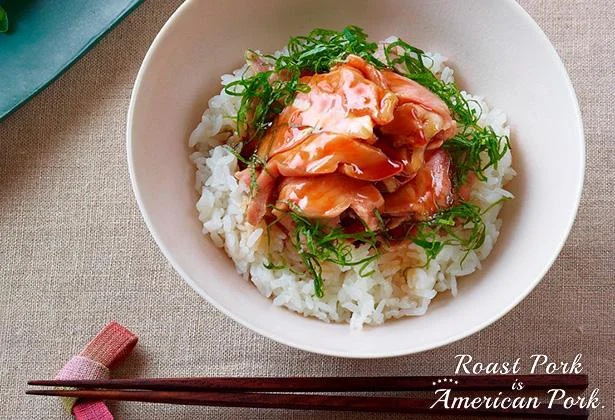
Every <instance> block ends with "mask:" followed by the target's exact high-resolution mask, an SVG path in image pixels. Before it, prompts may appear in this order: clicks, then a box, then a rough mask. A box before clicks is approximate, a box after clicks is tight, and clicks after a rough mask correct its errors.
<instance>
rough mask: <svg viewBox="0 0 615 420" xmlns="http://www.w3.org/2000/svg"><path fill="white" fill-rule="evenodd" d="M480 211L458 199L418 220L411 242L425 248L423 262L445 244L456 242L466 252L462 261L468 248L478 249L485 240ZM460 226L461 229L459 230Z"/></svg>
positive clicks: (430, 258)
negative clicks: (455, 202) (420, 220)
mask: <svg viewBox="0 0 615 420" xmlns="http://www.w3.org/2000/svg"><path fill="white" fill-rule="evenodd" d="M482 214H483V212H481V209H480V207H478V206H476V205H474V204H471V203H468V202H461V203H460V204H458V205H456V206H454V207H451V208H449V209H446V210H442V211H440V212H438V213H436V214H435V215H434V216H433V217H432V218H431V219H429V220H427V221H424V222H421V223H419V224H418V225H417V231H416V235H415V236H414V238H413V242H414V243H415V244H417V245H418V246H420V247H421V248H423V249H424V250H425V255H426V256H427V260H426V262H425V265H427V264H429V262H430V261H431V260H433V259H434V258H435V257H436V256H437V255H438V254H439V253H440V251H442V248H444V247H445V246H446V245H457V246H459V247H461V249H462V250H463V251H466V254H465V255H464V257H463V259H462V260H461V263H462V264H463V261H464V260H465V259H466V257H467V256H468V254H469V253H470V251H472V250H475V249H478V248H480V247H481V246H482V245H483V243H484V242H485V234H486V228H485V223H484V222H483V219H482V217H481V216H482ZM459 226H461V227H463V228H464V229H463V230H461V231H460V229H458V227H459ZM443 238H445V239H443Z"/></svg>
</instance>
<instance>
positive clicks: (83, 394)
mask: <svg viewBox="0 0 615 420" xmlns="http://www.w3.org/2000/svg"><path fill="white" fill-rule="evenodd" d="M26 394H30V395H46V396H60V397H77V398H86V399H96V400H122V401H141V402H149V403H165V404H180V405H202V406H217V407H253V408H284V409H291V410H324V411H367V412H380V413H414V414H424V415H425V414H433V415H441V414H448V415H463V416H480V417H483V418H484V417H485V416H501V415H504V414H505V415H508V416H523V417H542V418H574V419H586V418H587V417H588V411H587V410H586V409H581V408H578V407H572V408H569V409H565V408H564V407H563V406H562V405H553V406H552V407H551V408H548V407H547V405H546V404H541V405H540V406H539V407H538V408H531V409H519V408H517V409H513V408H510V409H506V410H504V409H493V408H490V409H488V408H484V407H481V408H478V409H463V408H445V407H444V406H443V404H442V403H440V404H438V405H436V406H435V407H434V408H430V407H431V406H432V405H433V404H434V402H435V401H436V400H434V399H418V398H400V397H358V396H337V395H335V396H334V395H318V394H267V393H250V392H244V393H230V392H228V393H221V392H187V391H125V390H57V389H55V390H28V391H26Z"/></svg>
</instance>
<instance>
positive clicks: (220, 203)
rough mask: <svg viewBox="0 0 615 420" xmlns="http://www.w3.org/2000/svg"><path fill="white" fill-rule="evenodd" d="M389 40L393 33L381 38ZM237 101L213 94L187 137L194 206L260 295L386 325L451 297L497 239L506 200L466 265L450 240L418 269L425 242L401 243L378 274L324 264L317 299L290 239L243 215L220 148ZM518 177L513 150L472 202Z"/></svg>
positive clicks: (501, 121) (499, 129)
mask: <svg viewBox="0 0 615 420" xmlns="http://www.w3.org/2000/svg"><path fill="white" fill-rule="evenodd" d="M391 39H394V38H390V39H389V40H385V41H384V42H388V41H390V40H391ZM279 53H283V51H282V52H278V54H279ZM427 56H428V57H429V58H430V60H426V62H425V64H426V65H427V66H428V67H430V69H431V71H432V72H433V73H434V74H435V75H436V76H437V77H439V78H441V79H442V80H444V81H446V82H451V81H453V70H452V69H451V68H449V67H446V66H445V60H446V59H445V58H444V57H443V56H441V55H440V54H432V53H427ZM245 72H248V74H249V72H250V69H249V68H248V66H247V65H245V66H244V67H242V68H241V69H238V70H235V71H234V72H233V73H232V74H225V75H223V76H222V85H226V84H228V83H230V82H232V81H234V80H237V79H240V78H241V77H242V75H243V74H244V73H245ZM463 95H464V96H465V97H466V98H468V99H474V100H475V101H476V104H474V102H471V104H473V106H474V105H475V106H479V104H480V107H481V108H482V114H481V118H480V120H479V124H480V125H481V126H491V127H492V128H493V130H494V131H495V133H496V134H498V135H509V128H508V125H507V122H506V115H505V114H504V113H503V112H501V111H499V110H497V109H490V108H489V107H488V105H487V104H486V103H485V101H484V100H483V98H481V97H478V96H473V95H470V94H468V93H465V92H463ZM240 100H241V98H240V97H237V96H230V95H227V94H226V93H224V91H221V92H220V94H219V95H216V96H214V97H213V98H211V99H210V100H209V108H208V109H207V110H206V111H205V113H204V114H203V118H202V121H201V122H200V124H199V125H198V126H197V127H196V129H195V130H194V132H193V133H192V135H191V136H190V140H189V142H190V146H191V147H193V148H194V150H195V151H194V153H192V155H191V159H192V161H193V162H194V164H195V165H196V169H197V170H196V189H197V191H198V193H199V194H200V199H199V200H198V202H197V205H196V206H197V209H198V212H199V219H200V220H201V222H202V223H203V233H204V234H205V235H208V236H209V237H210V238H211V240H212V241H213V243H214V244H215V245H216V246H218V247H220V248H224V250H225V251H226V253H227V254H228V255H229V256H230V257H231V259H232V260H233V261H234V263H235V265H236V267H237V271H238V272H239V273H240V274H241V275H243V277H244V278H245V279H246V280H248V279H249V280H251V281H252V282H253V283H254V285H255V286H256V287H257V288H258V290H259V291H260V293H261V294H263V295H264V296H266V297H268V298H272V299H273V303H274V304H275V305H282V306H285V307H287V308H288V309H291V310H293V311H296V312H298V313H300V314H302V315H304V316H312V317H316V318H318V319H321V320H323V321H327V322H348V323H350V325H351V327H353V328H361V327H362V326H363V325H364V324H381V323H383V322H384V321H385V320H386V319H389V318H400V317H403V316H410V315H414V316H416V315H423V314H424V313H425V312H426V311H427V307H428V306H429V303H430V302H431V300H432V299H433V298H434V297H435V296H436V295H437V294H438V293H440V292H444V291H447V290H450V291H451V293H452V294H453V295H456V294H457V277H460V276H464V275H468V274H470V273H472V272H474V271H475V270H477V269H480V266H481V264H480V262H481V260H483V259H485V258H486V257H487V256H488V255H489V253H490V252H491V250H492V248H493V245H494V243H495V241H496V240H497V238H498V235H499V230H500V225H501V220H500V219H499V218H498V213H499V212H500V209H501V207H502V204H498V205H496V206H494V207H492V208H491V209H490V210H488V211H487V212H486V213H485V214H484V215H483V221H484V223H485V226H486V239H485V242H484V244H483V245H482V246H481V247H480V248H479V249H477V250H473V251H470V253H469V254H468V255H467V257H465V260H463V264H461V262H462V259H463V258H464V256H465V255H466V251H464V250H461V249H460V248H459V247H457V246H446V247H444V249H443V250H442V251H441V252H440V253H439V254H438V256H437V257H436V258H435V259H434V260H432V261H431V262H430V264H429V265H428V266H427V267H421V266H422V265H423V262H424V259H425V254H424V252H423V250H422V248H420V247H419V246H417V245H415V244H409V245H404V246H402V247H396V248H395V249H393V250H391V251H390V252H387V253H384V255H382V256H381V257H380V258H379V259H378V260H376V261H374V262H372V263H371V265H372V267H370V269H369V270H368V271H371V270H372V269H373V274H372V275H371V276H368V277H362V276H361V275H360V274H359V270H360V267H340V266H338V265H335V264H333V263H324V264H323V278H324V279H325V282H324V297H322V298H318V297H316V296H315V295H314V285H313V280H312V278H311V277H310V275H309V274H308V273H306V270H305V268H304V266H303V265H302V263H301V260H300V259H299V256H298V254H297V252H296V251H295V249H294V247H293V246H292V245H291V244H290V243H289V241H287V240H285V239H286V235H285V234H284V233H283V231H282V230H280V229H278V228H276V227H274V228H273V229H272V230H271V232H270V244H269V246H268V244H267V240H266V233H265V226H264V224H262V223H261V225H259V226H252V225H250V224H249V223H248V222H247V221H246V218H245V212H246V207H247V204H248V201H249V197H248V189H247V187H245V186H244V185H243V184H241V183H239V182H238V181H237V179H236V178H235V176H234V175H235V173H236V171H237V170H238V162H237V158H236V157H235V156H234V155H233V154H232V153H230V152H229V151H228V149H227V148H225V147H224V146H223V143H225V142H226V141H229V140H230V141H233V140H236V139H235V138H233V135H234V132H235V129H236V125H235V121H234V120H233V119H232V117H233V116H234V115H236V114H237V110H238V108H239V103H240ZM514 175H515V172H514V170H513V169H512V167H511V154H510V151H508V152H507V153H506V155H505V156H504V157H503V159H502V160H501V161H500V162H499V164H498V167H497V169H496V168H493V167H490V168H489V169H487V170H486V176H487V180H486V181H484V182H478V181H477V182H475V183H474V185H473V188H472V192H471V201H472V202H473V203H474V204H477V205H479V206H480V207H481V208H483V209H486V208H488V207H489V206H490V205H491V203H494V202H496V201H498V200H500V199H501V198H502V197H512V195H511V194H510V193H509V192H508V191H506V190H505V189H504V188H503V186H504V185H505V184H506V183H507V182H508V181H509V180H510V179H511V178H512V177H513V176H514ZM368 253H369V249H368V246H367V245H363V246H359V247H358V248H356V249H355V250H354V258H355V259H360V258H362V257H365V256H366V255H368ZM269 256H273V259H274V260H275V262H280V261H284V262H285V263H286V265H287V266H288V267H289V268H287V269H280V270H269V269H267V268H265V264H267V263H268V262H269ZM408 267H414V268H410V269H408ZM290 268H292V270H291V269H290Z"/></svg>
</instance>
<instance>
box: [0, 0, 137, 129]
mask: <svg viewBox="0 0 615 420" xmlns="http://www.w3.org/2000/svg"><path fill="white" fill-rule="evenodd" d="M143 1H144V0H134V1H133V3H132V4H130V5H128V7H126V9H124V10H123V11H122V12H121V13H119V14H118V15H117V16H116V17H115V19H114V20H113V21H111V22H110V24H108V25H107V26H105V27H104V28H103V29H102V30H101V31H100V32H98V33H97V34H96V35H95V36H94V37H93V38H91V39H90V40H89V41H88V42H87V43H86V44H84V45H83V47H82V48H81V49H80V50H79V51H78V52H77V53H76V54H75V55H74V56H72V57H71V59H70V60H68V61H66V63H64V65H63V66H62V67H61V68H60V69H59V70H58V71H57V72H56V73H55V74H54V75H53V76H52V77H51V78H50V79H49V80H47V81H46V82H44V83H42V84H40V85H39V86H37V87H36V88H34V90H32V91H31V92H30V93H29V94H28V95H27V96H24V97H23V98H22V100H21V101H19V102H16V103H15V104H14V105H13V106H12V107H11V108H9V109H7V110H6V111H5V112H4V113H3V114H1V115H0V122H2V121H3V120H4V119H6V118H7V117H8V116H9V115H11V114H12V113H13V112H15V111H17V110H18V109H19V108H21V107H22V106H23V105H25V104H26V103H27V102H28V101H30V100H31V99H32V98H33V97H35V96H36V95H38V94H39V93H40V92H41V91H43V90H44V89H45V88H46V87H47V86H49V85H50V84H51V83H53V82H54V81H55V80H57V79H58V78H59V77H60V76H61V75H62V74H64V72H65V71H66V70H68V69H69V68H70V67H71V66H72V65H73V64H75V62H77V60H79V59H80V58H81V57H83V56H84V55H85V54H86V53H87V52H88V51H89V50H90V49H92V47H94V46H95V45H96V44H97V43H98V42H99V41H100V40H101V39H102V38H103V37H104V36H105V35H106V34H107V33H109V31H111V30H112V29H113V28H115V27H116V26H117V25H118V24H119V23H120V22H121V21H122V20H124V18H125V17H126V16H128V15H129V14H130V13H132V12H133V11H134V10H135V9H136V8H137V7H139V5H140V4H141V3H143Z"/></svg>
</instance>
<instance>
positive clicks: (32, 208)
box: [0, 0, 615, 419]
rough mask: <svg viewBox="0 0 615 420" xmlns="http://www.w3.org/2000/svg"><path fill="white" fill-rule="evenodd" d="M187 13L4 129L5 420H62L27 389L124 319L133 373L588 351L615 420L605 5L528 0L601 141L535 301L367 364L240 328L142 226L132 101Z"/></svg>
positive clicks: (127, 408)
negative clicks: (472, 329) (149, 60)
mask: <svg viewBox="0 0 615 420" xmlns="http://www.w3.org/2000/svg"><path fill="white" fill-rule="evenodd" d="M179 3H180V1H162V0H150V1H147V2H145V4H143V5H142V6H141V7H140V8H139V9H137V10H136V12H135V13H133V14H132V15H131V16H129V17H128V18H127V19H126V20H125V21H124V22H123V23H122V24H120V25H119V27H117V28H116V29H115V30H113V31H112V32H111V33H110V34H109V35H108V36H107V37H106V38H105V39H104V40H102V42H100V44H98V45H97V46H96V47H95V48H94V49H93V50H92V51H91V52H89V53H88V54H87V55H86V56H85V57H84V58H83V59H81V60H80V61H79V62H78V63H77V64H76V65H75V66H73V67H72V68H71V69H70V70H69V71H68V72H66V74H64V75H63V76H62V77H61V78H60V79H59V80H58V81H56V82H55V83H54V84H52V85H51V86H50V87H49V88H47V89H46V90H45V91H44V92H42V93H41V94H40V95H38V96H37V97H36V98H34V99H33V100H32V101H31V102H30V103H28V104H27V105H25V106H24V107H23V108H21V109H20V110H19V111H18V112H16V113H15V114H13V115H12V116H11V117H9V118H8V119H7V120H5V121H4V122H2V123H0V150H1V153H0V418H2V419H5V418H6V419H39V418H50V419H65V418H67V416H66V415H65V414H64V413H63V412H62V409H61V408H60V404H59V403H58V401H54V400H53V399H48V398H42V397H26V396H25V395H24V394H23V390H24V388H25V383H26V380H27V379H33V378H48V377H53V376H54V374H55V373H56V372H57V371H58V370H59V369H60V368H61V367H62V365H63V364H64V363H65V362H66V361H67V360H68V359H69V358H70V357H71V356H72V355H74V354H76V353H77V352H78V351H79V350H80V349H81V348H82V346H83V345H85V343H86V342H87V341H88V340H89V339H90V338H91V337H93V336H94V335H95V334H96V332H97V331H98V330H99V329H100V328H101V327H102V326H103V325H104V324H105V323H106V322H107V321H108V320H111V319H115V320H117V321H119V322H120V323H123V324H124V325H126V326H127V327H129V328H130V329H131V330H132V331H134V332H135V333H136V334H137V335H139V337H140V342H139V344H138V346H137V350H136V351H135V352H134V354H133V355H131V356H130V357H129V358H128V359H127V360H126V362H125V363H123V365H122V366H121V367H120V368H119V370H118V371H116V374H117V375H123V376H126V375H128V376H181V375H192V376H194V375H353V374H354V375H357V374H362V375H394V374H429V373H446V372H452V370H453V367H454V359H453V357H454V355H455V354H457V353H460V352H470V353H472V354H473V355H474V356H475V357H477V358H478V359H480V360H483V361H502V360H510V359H514V358H516V357H519V356H520V357H523V358H524V359H527V358H528V357H529V356H530V355H531V354H533V353H534V352H542V353H546V354H548V355H549V356H550V357H551V358H553V359H555V360H567V359H570V358H572V357H573V356H574V355H575V354H576V353H577V352H580V351H581V352H582V353H583V363H584V366H585V371H586V372H587V373H589V375H590V379H591V386H592V387H599V388H600V389H601V395H602V398H603V402H604V405H605V408H603V409H599V410H597V411H595V412H594V414H593V416H592V418H603V419H613V418H615V411H614V408H613V407H614V405H615V401H614V392H613V391H614V385H615V379H614V378H615V368H614V363H615V348H614V347H615V346H614V344H615V301H614V300H613V296H614V292H615V287H614V278H613V277H614V275H615V262H614V259H613V251H614V250H615V235H614V233H615V210H614V208H615V197H614V196H613V185H614V184H615V169H613V164H614V163H615V143H614V140H613V139H614V138H615V129H614V126H615V124H614V123H613V106H612V104H613V93H614V91H613V79H614V76H615V74H614V65H615V63H614V47H613V43H614V42H615V36H614V35H613V27H612V25H613V21H615V16H614V14H613V12H612V6H613V4H612V2H611V1H610V0H600V1H585V0H575V1H565V2H563V1H562V2H559V1H558V2H555V1H548V0H541V1H530V0H524V1H522V5H523V6H524V7H525V8H526V9H527V10H528V11H529V12H530V14H531V15H532V16H533V17H534V18H535V19H536V20H537V21H538V23H539V24H540V25H541V27H542V28H543V29H544V30H545V32H546V33H547V35H548V36H549V38H550V39H551V41H552V42H553V43H554V45H555V47H556V49H557V50H558V52H559V53H560V55H561V56H562V58H563V60H564V62H565V64H566V66H567V68H568V71H569V72H570V75H571V77H572V81H573V83H574V86H575V88H576V92H577V95H578V97H579V101H580V104H581V108H582V111H583V118H584V123H585V132H586V138H587V146H588V147H587V152H588V157H587V175H586V182H585V190H584V194H583V200H582V203H581V208H580V210H579V214H578V218H577V222H576V224H575V226H574V228H573V230H572V233H571V235H570V238H569V239H568V242H567V244H566V246H565V247H564V249H563V251H562V253H561V255H560V257H559V258H558V260H557V261H556V263H555V265H554V266H553V268H552V269H551V270H550V272H549V273H548V275H547V276H546V278H545V279H544V280H543V281H542V282H541V283H540V285H539V286H538V287H537V288H536V289H535V290H534V292H533V293H532V294H531V295H530V296H529V297H528V298H527V299H525V300H524V301H523V302H522V303H521V304H520V305H518V306H517V307H516V308H515V309H514V310H513V311H511V312H510V313H509V314H508V315H506V316H505V317H504V318H503V319H501V320H500V321H499V322H497V323H495V324H494V325H492V326H490V327H489V328H487V329H485V330H483V331H481V332H480V333H478V334H475V335H473V336H471V337H469V338H466V339H464V340H462V341H460V342H457V343H454V344H452V345H449V346H446V347H444V348H441V349H438V350H435V351H429V352H426V353H422V354H418V355H413V356H408V357H400V358H393V359H386V360H364V361H361V360H344V359H337V358H332V357H323V356H318V355H314V354H309V353H305V352H303V351H299V350H295V349H292V348H289V347H286V346H284V345H281V344H277V343H275V342H273V341H271V340H269V339H266V338H263V337H260V336H258V335H256V334H254V333H252V332H251V331H249V330H247V329H245V328H244V327H242V326H240V325H238V324H237V323H235V322H233V321H231V320H230V319H229V318H227V317H225V316H224V315H222V314H221V313H220V312H218V311H217V310H215V309H214V308H213V307H212V306H211V305H209V304H208V303H207V302H205V301H204V300H203V299H201V298H200V297H199V296H198V295H197V294H196V293H195V292H193V291H192V290H191V289H190V288H189V287H188V285H186V284H185V283H184V282H183V281H182V280H181V279H180V278H179V276H178V275H177V274H176V273H175V272H174V271H173V269H172V268H171V267H170V266H169V264H167V262H166V261H165V259H164V257H163V256H162V254H161V253H160V252H159V251H158V249H157V247H156V245H155V244H154V241H153V240H152V239H151V237H150V235H149V233H148V231H147V229H146V227H145V224H144V223H143V221H142V220H141V216H140V214H139V211H138V209H137V206H136V203H135V201H134V199H133V195H132V191H131V189H130V185H129V179H128V172H127V167H126V160H125V155H124V151H125V149H124V127H125V115H126V109H127V107H128V101H129V96H130V91H131V88H132V85H133V81H134V79H135V76H136V73H137V70H138V68H139V65H140V63H141V61H142V59H143V56H144V55H145V52H146V50H147V48H148V47H149V45H150V43H151V41H152V40H153V38H154V36H155V34H156V33H157V32H158V30H159V29H160V27H161V26H162V25H163V23H164V22H165V21H166V19H167V18H168V16H169V15H170V14H171V13H172V12H173V11H174V10H175V8H176V7H177V6H178V5H179ZM0 83H1V82H0ZM553 154H554V158H556V156H557V150H554V151H553ZM564 187H565V186H564ZM554 211H557V209H554ZM111 408H112V410H113V411H114V412H115V413H116V414H117V417H118V418H120V419H197V418H208V419H218V418H220V419H235V418H262V419H264V418H267V419H286V418H293V419H308V418H323V419H324V418H327V419H333V418H336V419H337V418H339V419H355V418H356V419H367V418H371V417H370V416H369V415H368V414H356V413H355V414H339V415H330V414H322V413H320V414H313V413H303V412H294V413H291V412H283V411H276V410H268V411H265V410H263V411H258V410H250V409H226V408H225V409H215V408H212V409H210V408H201V407H175V406H164V405H153V404H149V405H148V404H137V403H126V404H124V403H118V404H112V405H111ZM386 418H391V419H393V418H399V417H397V416H389V417H386Z"/></svg>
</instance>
